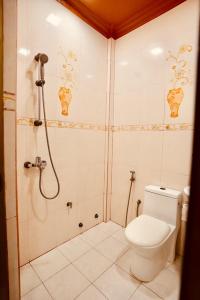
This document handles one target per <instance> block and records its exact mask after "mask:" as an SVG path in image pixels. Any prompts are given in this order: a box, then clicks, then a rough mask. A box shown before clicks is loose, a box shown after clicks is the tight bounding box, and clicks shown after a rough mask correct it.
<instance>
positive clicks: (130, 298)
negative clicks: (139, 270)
mask: <svg viewBox="0 0 200 300" xmlns="http://www.w3.org/2000/svg"><path fill="white" fill-rule="evenodd" d="M141 285H142V284H141V283H140V284H139V285H138V287H136V289H135V291H134V292H133V294H131V295H130V297H129V298H128V300H130V299H131V298H132V297H133V295H135V293H136V291H137V290H138V289H139V288H140V286H141Z"/></svg>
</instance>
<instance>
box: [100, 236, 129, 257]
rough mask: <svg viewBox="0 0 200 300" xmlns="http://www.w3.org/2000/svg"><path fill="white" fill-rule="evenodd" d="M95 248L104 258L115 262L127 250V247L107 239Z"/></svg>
mask: <svg viewBox="0 0 200 300" xmlns="http://www.w3.org/2000/svg"><path fill="white" fill-rule="evenodd" d="M95 248H96V249H97V251H99V252H100V253H101V254H103V255H104V256H105V257H107V258H108V259H110V260H111V261H113V262H115V261H116V260H117V259H118V258H119V257H120V256H121V255H122V254H123V253H124V252H125V251H126V250H127V249H128V245H127V244H125V243H122V242H120V241H119V240H116V239H114V238H113V237H109V238H107V239H106V240H104V241H103V242H101V243H100V244H98V245H97V246H96V247H95Z"/></svg>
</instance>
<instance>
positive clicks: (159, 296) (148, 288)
mask: <svg viewBox="0 0 200 300" xmlns="http://www.w3.org/2000/svg"><path fill="white" fill-rule="evenodd" d="M142 286H144V287H145V288H146V289H147V290H149V291H151V292H152V293H153V294H155V295H156V296H157V297H159V298H160V299H162V300H164V298H163V297H161V296H160V295H158V294H157V293H156V292H155V291H153V290H152V289H151V288H149V287H147V286H146V285H144V282H143V283H142Z"/></svg>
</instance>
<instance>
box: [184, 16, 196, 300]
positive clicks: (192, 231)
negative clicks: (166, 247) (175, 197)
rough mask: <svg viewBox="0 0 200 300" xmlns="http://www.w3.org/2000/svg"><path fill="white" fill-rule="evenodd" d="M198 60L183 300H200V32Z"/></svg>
mask: <svg viewBox="0 0 200 300" xmlns="http://www.w3.org/2000/svg"><path fill="white" fill-rule="evenodd" d="M199 29H200V22H199ZM197 59H198V62H197V76H196V103H195V119H194V120H195V122H194V136H193V137H194V138H193V155H192V168H191V190H190V206H189V212H188V221H187V229H186V242H185V249H184V259H183V271H182V278H181V279H182V280H181V295H180V299H181V300H182V299H183V300H184V299H186V300H188V299H191V300H199V299H200V232H199V230H200V30H199V44H198V57H197Z"/></svg>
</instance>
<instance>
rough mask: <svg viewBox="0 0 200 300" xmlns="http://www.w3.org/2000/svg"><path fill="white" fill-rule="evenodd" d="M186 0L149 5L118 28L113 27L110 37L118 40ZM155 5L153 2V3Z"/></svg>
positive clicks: (157, 2) (173, 0)
mask: <svg viewBox="0 0 200 300" xmlns="http://www.w3.org/2000/svg"><path fill="white" fill-rule="evenodd" d="M184 1H186V0H171V1H163V0H161V1H158V0H157V1H156V5H153V4H152V3H150V4H149V5H148V6H146V7H145V9H143V10H140V11H138V12H137V13H135V14H134V15H133V16H132V17H131V18H129V19H128V20H126V21H125V22H123V23H121V24H120V25H119V26H115V28H114V30H113V32H112V37H113V38H114V39H118V38H120V37H122V36H123V35H125V34H127V33H129V32H131V31H132V30H134V29H136V28H138V27H140V26H142V25H144V24H146V23H148V22H150V21H152V20H153V19H155V18H157V17H159V16H160V15H162V14H163V13H165V12H167V11H168V10H170V9H172V8H174V7H176V6H177V5H179V4H181V3H183V2H184ZM154 3H155V1H154Z"/></svg>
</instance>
